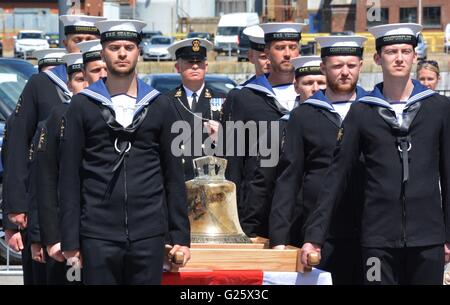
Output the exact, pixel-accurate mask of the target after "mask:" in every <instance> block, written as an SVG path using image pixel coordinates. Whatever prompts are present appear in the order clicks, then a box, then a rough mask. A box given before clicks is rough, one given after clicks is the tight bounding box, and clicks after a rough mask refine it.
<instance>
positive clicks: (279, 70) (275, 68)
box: [271, 64, 295, 73]
mask: <svg viewBox="0 0 450 305" xmlns="http://www.w3.org/2000/svg"><path fill="white" fill-rule="evenodd" d="M271 69H272V71H273V72H275V73H294V71H295V68H294V66H292V65H291V67H290V68H287V67H286V68H285V67H281V65H272V64H271Z"/></svg>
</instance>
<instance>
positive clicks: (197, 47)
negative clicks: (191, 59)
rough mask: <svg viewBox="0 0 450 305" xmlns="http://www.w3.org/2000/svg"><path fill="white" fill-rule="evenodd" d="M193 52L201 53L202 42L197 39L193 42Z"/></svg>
mask: <svg viewBox="0 0 450 305" xmlns="http://www.w3.org/2000/svg"><path fill="white" fill-rule="evenodd" d="M192 51H194V52H198V51H200V40H198V39H195V40H193V41H192Z"/></svg>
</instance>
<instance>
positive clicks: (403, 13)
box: [400, 7, 417, 23]
mask: <svg viewBox="0 0 450 305" xmlns="http://www.w3.org/2000/svg"><path fill="white" fill-rule="evenodd" d="M400 22H401V23H407V22H413V23H416V22H417V8H415V7H401V8H400Z"/></svg>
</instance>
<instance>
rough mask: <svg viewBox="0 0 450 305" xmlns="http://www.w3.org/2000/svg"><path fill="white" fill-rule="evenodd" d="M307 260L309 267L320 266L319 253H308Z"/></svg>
mask: <svg viewBox="0 0 450 305" xmlns="http://www.w3.org/2000/svg"><path fill="white" fill-rule="evenodd" d="M307 260H308V265H309V266H317V265H318V264H320V258H319V253H317V252H311V253H309V254H308V258H307Z"/></svg>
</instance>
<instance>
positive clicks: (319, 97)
mask: <svg viewBox="0 0 450 305" xmlns="http://www.w3.org/2000/svg"><path fill="white" fill-rule="evenodd" d="M367 94H368V92H367V91H366V90H364V89H363V88H361V87H360V86H356V100H355V101H357V100H359V99H360V98H362V97H364V96H366V95H367ZM303 104H309V105H313V106H315V107H319V108H322V109H325V110H328V111H330V112H334V113H337V112H336V110H334V107H333V104H332V103H331V102H330V101H329V100H328V98H327V97H326V95H325V90H319V91H317V92H316V93H314V94H313V96H311V97H310V98H309V99H307V100H306V101H304V102H303Z"/></svg>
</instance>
